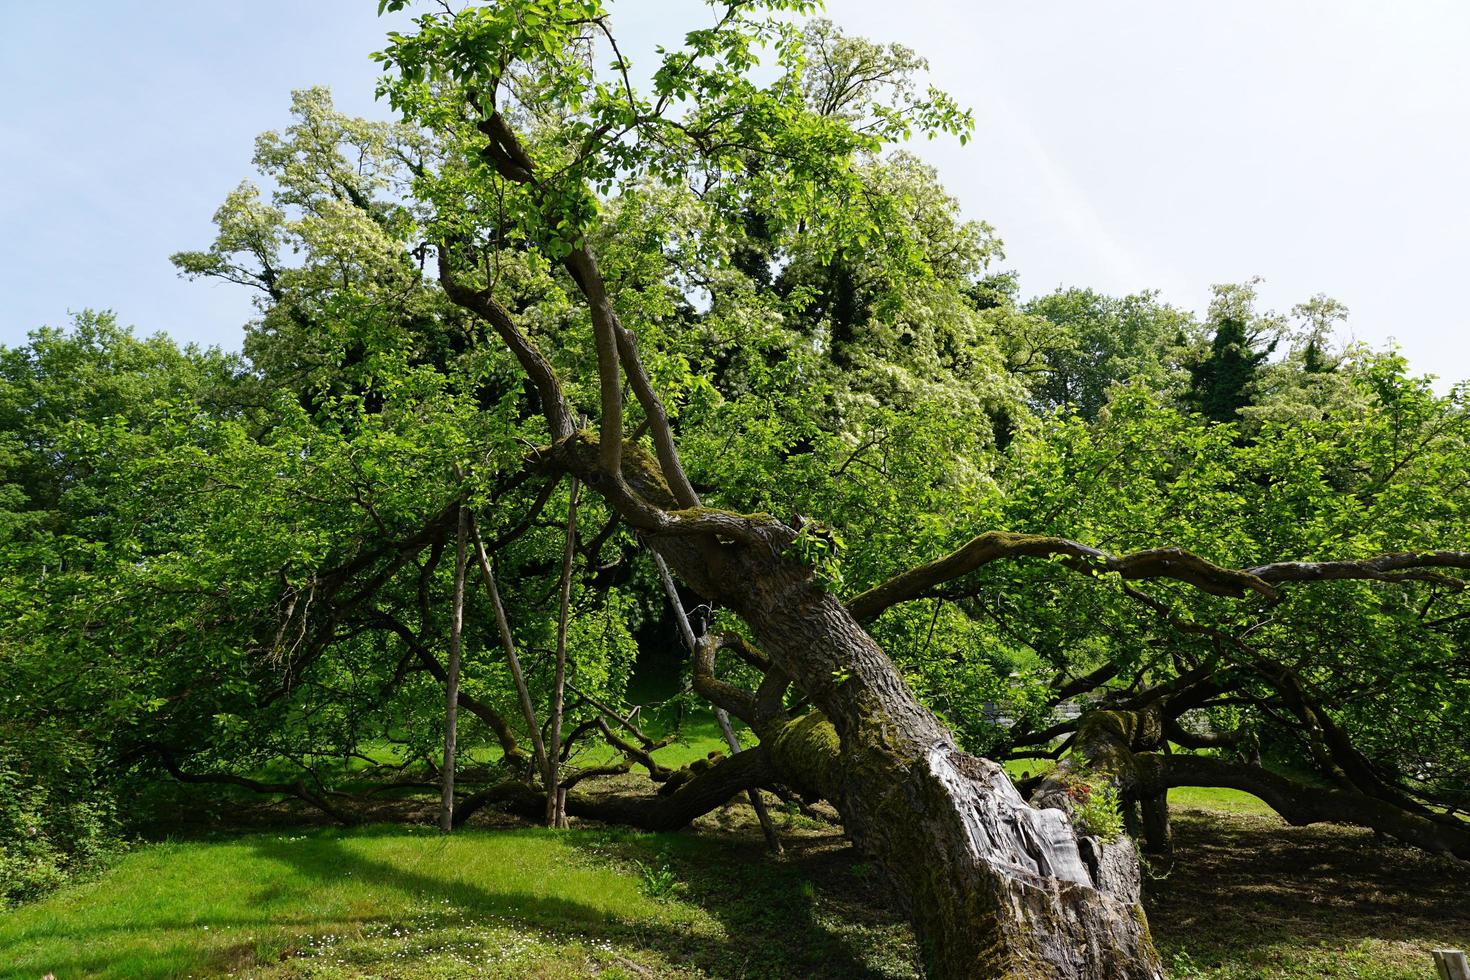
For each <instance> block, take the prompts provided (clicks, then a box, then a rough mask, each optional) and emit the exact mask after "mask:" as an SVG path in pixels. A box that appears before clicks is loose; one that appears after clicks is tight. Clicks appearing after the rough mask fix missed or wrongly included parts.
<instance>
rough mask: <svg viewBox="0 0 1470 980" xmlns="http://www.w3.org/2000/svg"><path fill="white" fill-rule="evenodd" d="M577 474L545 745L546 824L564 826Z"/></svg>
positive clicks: (570, 505)
mask: <svg viewBox="0 0 1470 980" xmlns="http://www.w3.org/2000/svg"><path fill="white" fill-rule="evenodd" d="M577 489H578V483H577V478H576V477H572V488H571V498H570V502H569V503H568V504H567V543H566V550H565V551H563V552H562V559H561V606H560V609H559V611H558V615H557V621H556V676H555V678H554V679H553V680H552V684H551V745H550V746H549V747H548V749H547V756H548V762H549V764H548V766H547V768H548V770H549V772H550V782H548V783H547V784H546V825H547V826H548V827H565V826H566V825H567V814H566V808H565V806H564V805H563V802H562V800H563V793H562V792H561V791H560V790H559V789H558V786H559V778H558V776H559V774H558V772H557V769H558V767H559V766H560V759H561V716H562V708H563V706H564V705H563V702H564V700H565V697H566V682H567V617H568V615H569V613H570V611H571V602H572V559H573V558H575V557H576V553H577V551H576V549H577Z"/></svg>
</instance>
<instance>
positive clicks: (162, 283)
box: [0, 0, 1470, 380]
mask: <svg viewBox="0 0 1470 980" xmlns="http://www.w3.org/2000/svg"><path fill="white" fill-rule="evenodd" d="M375 6H376V5H375V3H374V2H373V0H289V2H288V0H252V2H250V3H248V4H242V3H225V2H219V0H192V2H183V0H146V2H145V0H113V2H104V0H79V2H75V3H70V4H50V3H31V4H22V3H19V2H16V0H11V2H10V3H8V4H6V7H7V8H8V9H6V10H5V11H4V21H3V22H4V25H5V30H4V33H3V36H0V91H3V92H4V93H5V108H4V109H3V110H0V297H3V299H0V344H14V343H17V342H19V341H21V340H23V338H24V336H25V334H26V332H27V331H28V330H30V329H32V328H33V327H35V326H38V325H40V324H61V323H64V322H65V321H66V320H67V315H68V311H69V310H76V309H81V308H85V307H94V308H112V309H115V310H116V311H117V312H118V313H119V315H120V316H121V318H122V319H123V320H124V321H126V322H129V323H132V324H134V325H136V326H137V327H138V328H139V330H140V331H142V332H152V331H155V330H163V331H167V332H168V333H170V334H172V335H173V336H175V337H177V338H179V339H180V340H187V341H199V342H202V343H213V344H221V345H223V346H227V347H236V346H238V343H239V337H240V327H241V324H242V323H243V322H244V321H245V320H246V319H247V318H248V316H249V315H250V309H249V303H248V297H247V296H245V295H244V294H243V292H242V291H240V290H238V289H235V288H231V287H228V286H225V285H220V284H208V283H187V282H183V281H181V280H179V279H177V278H176V276H175V275H174V272H173V269H172V267H171V266H170V265H169V263H168V256H169V254H170V253H172V252H175V251H178V250H180V249H186V248H197V247H202V246H204V245H206V244H207V243H208V241H209V239H210V233H211V226H210V222H209V219H210V216H211V214H212V213H213V211H214V209H215V207H216V206H217V205H218V203H219V202H220V200H221V199H222V198H223V196H224V194H225V193H226V192H227V191H228V190H229V189H231V188H232V187H234V186H235V185H236V184H238V183H239V182H240V180H242V179H244V178H246V177H249V176H251V174H250V167H249V159H250V154H251V146H252V140H253V138H254V136H255V134H256V133H258V132H260V131H261V130H264V129H270V128H275V127H280V126H282V125H284V124H285V122H286V119H287V107H288V104H289V93H290V91H291V90H292V89H293V88H299V87H303V86H307V85H313V84H325V85H329V86H330V87H331V88H332V90H333V92H334V94H335V96H336V99H337V102H338V104H339V105H340V106H342V107H343V108H344V109H346V110H348V111H352V112H359V113H362V114H368V115H379V114H382V113H383V112H384V111H385V110H384V108H383V107H381V106H378V105H375V104H374V102H373V99H372V87H373V81H374V78H375V76H376V66H375V65H374V64H373V63H372V62H371V61H370V60H369V59H368V57H367V56H368V53H369V52H371V51H373V50H375V49H376V48H378V47H380V46H381V39H382V32H383V30H384V29H385V25H384V24H383V22H381V21H379V20H378V19H377V18H376V17H374V9H375ZM612 9H613V13H614V21H615V23H616V24H617V25H618V29H619V33H620V34H621V35H623V36H624V37H625V38H627V39H628V40H627V43H626V45H625V48H626V49H627V50H628V51H629V52H630V54H632V56H633V57H634V58H635V59H636V58H637V57H638V53H639V52H647V51H648V50H649V48H650V47H651V45H652V44H653V43H654V41H655V40H657V39H659V38H661V37H677V35H678V33H679V32H680V31H682V30H683V29H685V28H686V27H688V26H692V25H693V24H695V23H699V22H702V20H703V19H704V17H705V14H704V9H703V7H702V6H701V5H700V4H699V3H698V2H697V0H615V2H614V3H613V4H612ZM895 10H901V12H902V15H901V16H895ZM827 13H828V16H830V17H831V18H832V19H834V20H836V21H837V22H838V23H840V24H843V25H844V26H847V27H849V28H850V29H851V30H853V31H854V32H856V33H862V34H865V35H867V36H870V37H873V38H876V39H883V40H898V41H902V42H904V43H907V44H909V45H910V46H912V47H915V48H917V49H918V50H920V51H921V52H922V53H924V54H926V55H928V57H929V59H930V61H931V64H932V69H933V74H934V78H935V80H936V81H937V82H938V83H939V84H940V85H942V86H943V87H945V88H948V89H949V90H950V91H952V92H954V93H955V94H956V95H957V96H959V97H960V99H961V101H963V102H965V103H966V104H968V105H971V106H973V107H974V109H975V113H976V120H977V134H976V139H975V140H974V141H973V142H971V143H970V144H969V145H967V146H965V147H959V146H958V145H957V144H955V143H952V142H944V141H939V142H935V143H932V144H922V145H920V146H918V147H917V149H918V150H919V151H920V152H921V153H922V154H923V155H924V156H926V157H927V158H928V159H930V160H931V161H932V162H933V163H935V164H936V165H937V166H938V167H939V168H940V171H941V174H942V175H943V178H944V180H945V183H946V184H947V186H948V187H949V188H950V190H951V192H952V193H954V194H955V195H956V196H957V197H958V198H959V199H960V201H961V203H962V204H963V205H964V207H965V210H966V212H967V213H968V214H969V215H970V216H972V217H976V218H984V219H985V220H988V221H990V222H991V223H992V224H994V225H995V226H996V227H997V228H998V230H999V232H1000V234H1001V236H1002V237H1003V238H1004V239H1005V241H1006V244H1007V251H1008V253H1009V260H1008V263H1007V264H1008V265H1010V266H1013V267H1014V268H1016V269H1018V270H1019V271H1020V273H1021V281H1022V287H1023V291H1025V292H1026V293H1028V294H1030V293H1036V292H1046V291H1049V290H1051V289H1052V288H1054V287H1056V286H1058V285H1062V284H1066V285H1085V286H1092V287H1094V288H1097V289H1100V290H1104V291H1107V292H1113V293H1125V292H1132V291H1136V290H1140V289H1146V288H1157V289H1160V290H1162V291H1163V294H1164V297H1165V298H1166V299H1167V300H1169V301H1171V302H1174V303H1176V304H1178V305H1181V306H1185V307H1189V308H1193V309H1201V308H1202V307H1203V305H1204V304H1205V302H1206V301H1207V299H1208V295H1209V286H1210V284H1211V283H1214V282H1222V281H1237V280H1241V279H1244V278H1246V277H1249V276H1253V275H1260V276H1264V277H1265V279H1266V282H1265V284H1264V286H1263V290H1262V292H1263V296H1264V298H1265V299H1266V301H1267V303H1268V304H1269V305H1271V306H1274V307H1276V308H1278V309H1281V310H1285V309H1287V308H1288V307H1290V306H1291V305H1292V304H1293V303H1295V302H1298V301H1300V300H1303V299H1306V298H1308V297H1310V296H1311V295H1313V294H1315V293H1318V292H1325V293H1328V294H1330V295H1333V296H1335V297H1337V298H1338V299H1340V300H1342V301H1343V302H1345V303H1346V304H1347V305H1348V306H1349V307H1350V308H1351V310H1352V312H1353V316H1352V319H1351V321H1350V324H1351V330H1352V333H1353V335H1354V336H1356V337H1358V338H1360V339H1363V340H1367V341H1369V342H1371V343H1374V344H1383V343H1386V342H1387V341H1388V340H1389V339H1390V338H1392V339H1394V340H1396V341H1397V342H1398V343H1399V344H1400V345H1401V346H1402V347H1403V348H1404V350H1405V352H1406V353H1407V354H1408V355H1409V356H1410V358H1411V360H1412V361H1413V363H1414V364H1415V365H1416V366H1417V367H1418V368H1419V369H1420V370H1423V371H1427V372H1433V373H1436V374H1438V375H1440V376H1441V377H1442V378H1445V379H1447V380H1459V379H1464V378H1470V304H1467V303H1466V302H1465V301H1464V300H1463V298H1462V297H1460V295H1459V293H1460V290H1461V288H1462V283H1463V282H1464V279H1465V276H1466V271H1467V270H1470V179H1467V163H1470V60H1467V59H1466V57H1465V52H1466V51H1467V50H1470V4H1466V3H1464V2H1463V0H1395V2H1393V3H1384V2H1381V0H1233V2H1231V3H1213V4H1206V3H1203V2H1179V0H1114V2H1110V3H1097V2H1095V0H1047V2H1045V3H1038V2H1032V3H1018V2H1016V0H968V2H960V0H905V2H904V3H903V4H902V5H901V6H898V5H895V4H893V3H892V2H891V0H830V2H829V4H828V9H827Z"/></svg>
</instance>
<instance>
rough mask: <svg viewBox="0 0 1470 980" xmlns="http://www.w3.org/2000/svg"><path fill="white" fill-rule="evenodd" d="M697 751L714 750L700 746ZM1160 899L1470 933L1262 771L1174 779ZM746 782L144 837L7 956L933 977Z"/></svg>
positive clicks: (1453, 913)
mask: <svg viewBox="0 0 1470 980" xmlns="http://www.w3.org/2000/svg"><path fill="white" fill-rule="evenodd" d="M700 754H701V755H702V754H703V753H700ZM1170 801H1171V803H1172V804H1173V808H1174V816H1175V820H1174V825H1175V830H1176V850H1175V853H1174V854H1173V855H1172V857H1169V858H1159V857H1155V858H1152V859H1150V860H1149V862H1148V865H1147V868H1146V881H1145V905H1146V907H1147V910H1148V915H1149V920H1150V925H1151V927H1152V930H1153V934H1154V937H1155V939H1156V941H1157V943H1158V946H1159V948H1160V951H1161V952H1162V954H1163V956H1164V959H1165V962H1166V964H1167V966H1168V968H1169V975H1170V976H1171V977H1174V978H1209V980H1246V978H1256V977H1268V978H1278V980H1297V978H1300V980H1305V978H1308V977H1311V978H1316V977H1340V978H1359V980H1363V978H1369V980H1410V978H1419V977H1426V976H1432V975H1433V967H1432V965H1431V963H1430V959H1429V951H1430V950H1431V949H1434V948H1437V947H1442V946H1448V947H1454V948H1464V947H1466V946H1467V945H1470V903H1467V902H1466V901H1465V892H1464V888H1465V876H1464V873H1463V869H1461V868H1460V867H1458V866H1455V865H1453V864H1452V863H1451V862H1448V861H1446V860H1444V859H1441V858H1437V857H1434V856H1431V855H1427V854H1425V853H1423V852H1421V851H1417V850H1414V849H1411V848H1405V847H1400V846H1398V845H1396V844H1393V843H1391V842H1386V841H1383V840H1380V839H1376V838H1375V837H1374V836H1373V835H1372V834H1371V833H1370V832H1367V831H1362V830H1357V829H1353V828H1345V827H1330V826H1316V827H1288V826H1286V825H1285V824H1284V823H1282V821H1281V820H1280V819H1279V818H1277V817H1276V816H1275V815H1274V814H1272V813H1270V811H1269V810H1268V809H1267V808H1266V807H1265V805H1264V804H1263V803H1261V802H1260V801H1259V800H1257V799H1255V798H1254V797H1251V796H1249V795H1247V794H1244V793H1239V792H1236V791H1233V790H1219V789H1183V790H1174V791H1171V793H1170ZM776 816H777V820H778V823H779V824H780V826H781V827H782V833H783V837H784V839H785V841H786V844H787V856H786V858H784V859H782V860H779V861H777V860H774V859H772V858H771V857H770V856H769V855H768V854H767V853H766V852H765V851H764V849H763V847H762V845H761V842H760V837H759V834H758V833H756V832H755V831H754V830H753V828H752V826H751V819H750V815H749V811H748V807H745V806H744V805H742V804H738V803H737V804H734V805H731V806H729V807H726V808H724V809H722V810H719V811H716V813H714V814H712V815H711V816H709V817H706V818H702V819H701V820H700V821H699V823H698V824H697V826H696V829H695V830H694V831H692V832H686V833H680V834H639V833H634V832H628V831H620V830H607V829H589V828H579V829H574V830H571V831H561V832H556V831H546V830H542V829H531V828H525V827H514V828H512V829H471V830H464V831H460V832H458V833H456V834H455V835H453V836H451V837H448V838H446V837H442V836H440V835H439V834H438V833H436V832H435V831H433V830H432V829H429V828H426V827H414V826H405V825H403V824H392V825H379V826H372V827H367V828H360V829H355V830H350V831H344V830H337V829H313V830H300V829H296V830H288V831H274V832H270V833H255V834H245V835H235V836H224V835H216V836H214V837H211V838H208V839H202V840H196V841H191V842H172V843H160V844H152V845H144V846H141V847H139V848H138V849H136V850H135V851H133V852H132V853H130V854H129V855H127V856H125V857H124V858H122V859H121V860H120V861H119V863H118V864H117V865H115V866H114V867H113V868H112V869H111V870H109V871H108V872H107V873H106V874H105V875H103V876H101V877H100V878H98V879H96V880H93V881H90V882H85V883H81V884H77V885H73V886H71V887H69V888H66V889H64V890H62V891H61V892H59V893H57V894H56V895H53V896H52V897H51V898H49V899H47V900H44V901H42V902H38V903H36V904H33V905H29V906H24V907H21V908H19V909H15V910H12V911H9V912H3V913H0V977H30V978H40V977H42V976H44V975H45V974H47V973H48V972H49V973H52V974H54V975H55V977H56V978H57V980H68V978H71V977H82V976H98V977H129V978H131V977H140V978H148V977H187V976H194V977H204V976H238V977H261V978H285V977H291V978H296V977H316V978H346V977H384V978H400V977H401V978H419V977H426V978H435V977H444V978H447V977H502V978H512V977H514V978H522V977H526V978H547V980H551V978H571V977H602V978H610V980H629V978H694V977H699V978H704V977H745V978H797V977H802V978H807V977H811V978H833V980H836V978H854V980H871V978H915V977H917V976H918V975H919V973H918V968H917V958H916V951H915V946H914V942H913V937H912V934H911V932H910V931H909V929H908V927H907V925H906V924H905V923H904V922H903V921H902V919H901V917H900V916H898V915H897V914H896V912H895V911H894V910H893V908H892V905H891V902H890V900H889V896H888V895H887V893H886V891H885V889H884V886H883V883H882V881H881V880H880V878H879V876H878V874H877V872H876V870H875V869H874V868H873V867H872V866H871V865H870V864H868V863H866V862H864V861H863V859H862V858H861V856H859V855H858V854H857V853H856V852H855V851H854V850H853V849H852V848H851V847H850V846H849V845H848V844H847V843H846V842H845V841H844V840H843V838H842V837H841V836H840V834H839V833H838V832H837V831H836V829H835V828H831V827H828V826H826V825H824V824H820V823H818V822H814V821H811V820H808V819H807V818H805V817H802V816H800V815H796V814H792V813H789V812H786V811H784V810H782V809H780V808H778V809H777V810H776Z"/></svg>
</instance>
